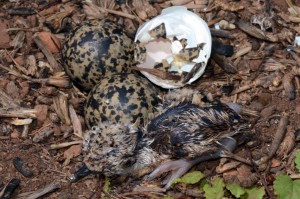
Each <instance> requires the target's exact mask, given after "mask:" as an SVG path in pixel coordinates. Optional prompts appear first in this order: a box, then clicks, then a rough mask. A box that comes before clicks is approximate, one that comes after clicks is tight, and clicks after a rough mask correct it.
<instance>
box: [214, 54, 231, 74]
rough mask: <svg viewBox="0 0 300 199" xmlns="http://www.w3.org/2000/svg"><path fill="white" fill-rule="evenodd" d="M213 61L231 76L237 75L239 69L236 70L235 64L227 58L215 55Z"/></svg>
mask: <svg viewBox="0 0 300 199" xmlns="http://www.w3.org/2000/svg"><path fill="white" fill-rule="evenodd" d="M213 60H214V61H215V62H216V63H217V64H218V65H219V66H220V67H221V68H222V69H223V70H225V71H226V72H227V73H229V74H234V73H237V69H236V68H235V66H234V64H233V62H232V61H230V60H229V59H228V58H226V57H225V56H223V55H218V54H214V55H213Z"/></svg>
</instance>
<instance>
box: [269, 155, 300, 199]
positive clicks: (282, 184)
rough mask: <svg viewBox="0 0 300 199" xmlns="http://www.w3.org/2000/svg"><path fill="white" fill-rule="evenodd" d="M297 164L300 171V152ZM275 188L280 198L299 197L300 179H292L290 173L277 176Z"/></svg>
mask: <svg viewBox="0 0 300 199" xmlns="http://www.w3.org/2000/svg"><path fill="white" fill-rule="evenodd" d="M295 164H296V168H297V169H298V171H299V172H300V152H298V153H297V154H296V158H295ZM273 188H274V192H275V194H276V195H277V196H278V199H298V198H299V196H300V180H292V178H291V177H290V176H288V175H278V176H276V179H275V181H274V185H273Z"/></svg>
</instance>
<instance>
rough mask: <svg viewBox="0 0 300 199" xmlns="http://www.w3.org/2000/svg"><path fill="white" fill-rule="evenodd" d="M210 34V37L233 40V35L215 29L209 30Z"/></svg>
mask: <svg viewBox="0 0 300 199" xmlns="http://www.w3.org/2000/svg"><path fill="white" fill-rule="evenodd" d="M210 33H211V35H212V36H215V37H223V38H227V39H233V38H234V36H233V34H232V33H231V32H229V31H227V30H216V29H212V28H211V29H210Z"/></svg>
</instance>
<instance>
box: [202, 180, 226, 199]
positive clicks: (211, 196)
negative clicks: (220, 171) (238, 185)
mask: <svg viewBox="0 0 300 199" xmlns="http://www.w3.org/2000/svg"><path fill="white" fill-rule="evenodd" d="M224 187H225V184H224V182H223V179H221V178H217V179H215V180H213V181H211V185H209V184H205V185H204V187H203V190H204V192H205V198H206V199H221V198H223V196H224Z"/></svg>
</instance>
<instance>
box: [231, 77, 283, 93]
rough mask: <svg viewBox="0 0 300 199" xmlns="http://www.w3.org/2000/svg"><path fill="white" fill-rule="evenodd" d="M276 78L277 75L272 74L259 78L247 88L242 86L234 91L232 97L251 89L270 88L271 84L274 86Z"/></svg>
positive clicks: (247, 85)
mask: <svg viewBox="0 0 300 199" xmlns="http://www.w3.org/2000/svg"><path fill="white" fill-rule="evenodd" d="M276 76H277V74H276V73H272V74H271V75H268V76H263V77H260V78H257V79H255V80H254V81H253V82H250V83H248V84H246V85H245V86H242V87H240V88H239V89H237V90H235V91H233V92H232V93H231V94H232V95H234V94H238V93H240V92H243V91H246V90H249V89H251V88H255V87H256V86H263V87H268V86H269V85H270V84H272V82H273V80H274V78H275V77H276Z"/></svg>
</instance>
